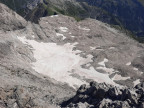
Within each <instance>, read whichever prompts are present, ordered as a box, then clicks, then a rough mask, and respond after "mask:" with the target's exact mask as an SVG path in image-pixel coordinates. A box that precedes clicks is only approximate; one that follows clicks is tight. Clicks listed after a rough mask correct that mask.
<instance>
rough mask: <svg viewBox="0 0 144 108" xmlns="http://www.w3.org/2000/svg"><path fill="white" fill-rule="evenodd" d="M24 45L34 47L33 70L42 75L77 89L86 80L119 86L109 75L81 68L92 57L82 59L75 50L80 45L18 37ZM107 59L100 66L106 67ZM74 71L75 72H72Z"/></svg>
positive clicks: (91, 68) (92, 68) (92, 69)
mask: <svg viewBox="0 0 144 108" xmlns="http://www.w3.org/2000/svg"><path fill="white" fill-rule="evenodd" d="M18 39H19V40H20V41H22V42H23V43H24V44H28V45H31V46H32V47H33V49H34V50H33V53H34V57H35V59H36V62H33V63H32V64H33V69H35V71H37V72H38V73H40V74H43V75H47V76H49V77H50V78H53V79H55V80H57V81H60V82H63V83H68V84H69V85H70V86H72V87H73V88H75V85H77V86H80V85H82V84H85V83H86V82H85V81H84V79H85V78H86V79H93V80H95V81H97V82H99V83H102V82H106V83H108V84H112V85H117V84H116V83H115V82H114V81H113V80H111V79H110V78H109V74H103V73H99V72H98V71H96V70H95V69H94V67H90V68H89V69H84V68H82V67H81V66H82V65H84V64H87V63H90V62H92V58H93V56H92V55H87V57H86V58H83V57H81V56H80V55H79V54H77V53H79V50H73V48H74V47H75V45H77V44H78V43H73V44H71V43H67V44H64V45H57V44H56V43H43V42H37V41H35V40H28V39H26V38H25V37H18ZM107 61H108V60H107V59H105V60H104V61H103V62H101V63H100V64H101V65H103V66H105V65H104V63H105V62H107ZM72 70H74V71H72ZM72 74H77V75H79V76H80V77H81V78H80V79H78V78H76V77H73V76H72Z"/></svg>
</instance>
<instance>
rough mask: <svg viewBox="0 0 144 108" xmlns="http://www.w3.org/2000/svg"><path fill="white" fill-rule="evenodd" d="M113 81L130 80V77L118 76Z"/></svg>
mask: <svg viewBox="0 0 144 108" xmlns="http://www.w3.org/2000/svg"><path fill="white" fill-rule="evenodd" d="M112 79H113V80H115V81H118V80H127V79H130V77H122V76H121V75H118V74H116V75H115V76H114V77H113V78H112Z"/></svg>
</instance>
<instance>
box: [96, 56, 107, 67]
mask: <svg viewBox="0 0 144 108" xmlns="http://www.w3.org/2000/svg"><path fill="white" fill-rule="evenodd" d="M106 62H108V59H106V58H104V60H103V61H102V62H99V63H98V64H99V65H101V66H103V67H105V63H106Z"/></svg>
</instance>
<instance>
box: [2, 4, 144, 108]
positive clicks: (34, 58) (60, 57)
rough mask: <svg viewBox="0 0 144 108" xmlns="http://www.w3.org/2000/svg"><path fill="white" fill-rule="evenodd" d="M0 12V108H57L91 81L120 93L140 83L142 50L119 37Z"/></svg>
mask: <svg viewBox="0 0 144 108" xmlns="http://www.w3.org/2000/svg"><path fill="white" fill-rule="evenodd" d="M0 8H2V9H3V11H0V18H2V19H1V28H0V40H1V41H0V82H2V83H1V84H0V88H1V92H0V97H1V98H0V105H1V106H3V107H6V108H7V107H10V108H15V106H16V107H18V108H22V107H26V108H28V107H34V108H39V107H40V108H41V107H44V108H47V107H48V106H49V107H50V108H51V107H58V106H59V104H61V103H62V102H63V101H65V100H67V99H68V98H70V97H71V96H73V95H74V91H75V90H76V89H77V88H78V87H79V86H80V85H81V84H88V83H89V82H91V81H93V80H94V81H96V82H98V83H107V84H111V85H113V86H117V87H120V88H121V87H123V86H127V87H134V86H135V85H137V84H139V83H140V82H143V81H144V73H143V69H144V60H143V59H144V54H143V51H144V45H143V44H140V43H138V42H136V41H135V40H133V39H131V38H130V37H128V36H127V35H126V34H124V33H122V32H121V31H118V30H116V29H114V28H111V27H110V26H109V25H107V24H105V23H102V22H100V21H98V20H94V19H85V20H83V21H80V22H77V21H76V20H75V19H74V18H72V17H68V16H63V15H53V16H49V17H43V18H41V19H40V20H39V23H38V24H34V23H31V22H27V21H25V20H24V19H23V18H21V17H20V16H19V15H17V14H16V13H15V12H13V11H11V10H10V9H8V8H7V7H6V6H5V5H3V4H0ZM6 19H9V20H6ZM21 26H22V27H21ZM7 28H8V29H7ZM1 106H0V107H1ZM49 107H48V108H49Z"/></svg>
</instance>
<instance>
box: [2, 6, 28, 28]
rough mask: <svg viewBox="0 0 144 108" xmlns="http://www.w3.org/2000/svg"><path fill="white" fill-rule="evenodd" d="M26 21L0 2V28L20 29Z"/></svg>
mask: <svg viewBox="0 0 144 108" xmlns="http://www.w3.org/2000/svg"><path fill="white" fill-rule="evenodd" d="M26 24H27V22H26V21H25V20H24V19H23V18H22V17H21V16H19V15H18V14H16V12H14V11H12V10H11V9H9V8H8V7H6V6H5V5H4V4H0V30H1V29H3V30H16V29H22V28H24V27H25V26H26Z"/></svg>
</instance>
